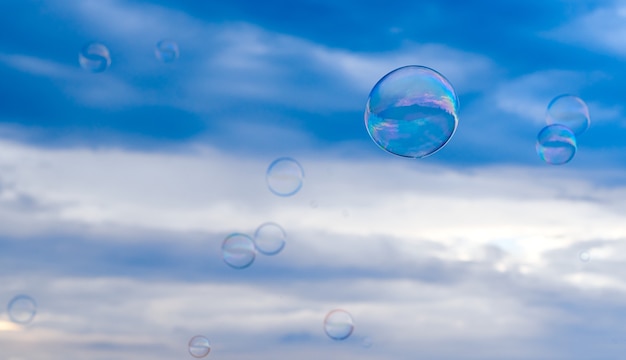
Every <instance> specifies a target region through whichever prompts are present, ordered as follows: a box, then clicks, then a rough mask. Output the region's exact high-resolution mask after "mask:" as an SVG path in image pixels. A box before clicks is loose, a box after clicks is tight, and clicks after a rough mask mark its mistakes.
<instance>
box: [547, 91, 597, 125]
mask: <svg viewBox="0 0 626 360" xmlns="http://www.w3.org/2000/svg"><path fill="white" fill-rule="evenodd" d="M546 123H547V124H548V125H553V124H558V125H563V126H565V127H568V128H570V129H571V130H572V131H573V132H574V134H575V135H580V134H582V133H584V132H585V130H587V129H588V128H589V125H590V124H591V119H590V118H589V109H588V108H587V104H585V102H584V101H583V100H582V99H580V98H579V97H577V96H574V95H567V94H566V95H560V96H557V97H555V98H554V99H553V100H552V101H551V102H550V104H548V110H547V111H546Z"/></svg>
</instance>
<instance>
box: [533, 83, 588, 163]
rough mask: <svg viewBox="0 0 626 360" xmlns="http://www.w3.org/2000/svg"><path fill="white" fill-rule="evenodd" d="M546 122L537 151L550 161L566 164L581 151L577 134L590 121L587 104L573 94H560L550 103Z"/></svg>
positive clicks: (544, 159) (538, 136)
mask: <svg viewBox="0 0 626 360" xmlns="http://www.w3.org/2000/svg"><path fill="white" fill-rule="evenodd" d="M546 123H547V126H545V127H544V128H543V129H541V131H540V132H539V134H538V135H537V143H536V145H535V148H536V150H537V154H538V155H539V157H540V158H541V159H542V160H543V161H545V162H546V163H548V164H550V165H563V164H567V163H568V162H570V161H571V160H572V159H573V158H574V155H576V152H577V151H578V141H577V137H578V136H579V135H580V134H582V133H584V132H585V131H586V130H587V129H588V128H589V126H590V124H591V118H590V116H589V108H588V107H587V104H586V103H585V102H584V101H583V100H582V99H581V98H579V97H577V96H574V95H569V94H565V95H560V96H557V97H555V98H554V99H553V100H552V101H551V102H550V103H549V104H548V108H547V110H546Z"/></svg>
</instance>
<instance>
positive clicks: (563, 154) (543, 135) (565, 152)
mask: <svg viewBox="0 0 626 360" xmlns="http://www.w3.org/2000/svg"><path fill="white" fill-rule="evenodd" d="M576 146H577V145H576V136H575V135H574V132H573V131H572V130H570V129H569V128H568V127H565V126H563V125H548V126H546V127H544V128H543V129H542V130H541V131H540V132H539V134H538V135H537V145H536V149H537V154H539V157H540V158H541V159H542V160H543V161H545V162H547V163H548V164H551V165H562V164H566V163H568V162H569V161H570V160H572V158H574V155H575V154H576Z"/></svg>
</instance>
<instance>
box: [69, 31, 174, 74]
mask: <svg viewBox="0 0 626 360" xmlns="http://www.w3.org/2000/svg"><path fill="white" fill-rule="evenodd" d="M154 55H155V56H156V58H157V59H158V60H160V61H162V62H164V63H171V62H173V61H174V60H176V59H178V57H179V55H180V51H179V49H178V44H177V43H176V42H175V41H173V40H169V39H165V40H161V41H159V42H158V43H157V44H156V47H155V50H154ZM78 63H79V64H80V66H81V67H82V68H83V69H85V70H87V71H90V72H94V73H99V72H103V71H105V70H106V69H108V68H109V66H111V52H110V51H109V48H107V47H106V45H104V44H102V43H98V42H92V43H89V44H86V45H85V46H83V48H82V49H81V50H80V52H79V53H78Z"/></svg>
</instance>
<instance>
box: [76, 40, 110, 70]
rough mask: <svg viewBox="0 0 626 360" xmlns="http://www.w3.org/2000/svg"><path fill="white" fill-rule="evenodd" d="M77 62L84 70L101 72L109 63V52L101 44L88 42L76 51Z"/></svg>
mask: <svg viewBox="0 0 626 360" xmlns="http://www.w3.org/2000/svg"><path fill="white" fill-rule="evenodd" d="M78 63H79V64H80V66H81V67H82V68H83V69H85V70H89V71H91V72H94V73H99V72H103V71H104V70H106V69H107V68H108V67H109V66H110V65H111V54H110V53H109V49H107V47H106V46H104V45H103V44H100V43H95V42H93V43H89V44H87V45H85V46H84V47H83V48H82V49H81V50H80V52H79V53H78Z"/></svg>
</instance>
